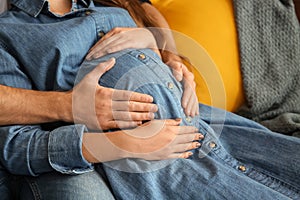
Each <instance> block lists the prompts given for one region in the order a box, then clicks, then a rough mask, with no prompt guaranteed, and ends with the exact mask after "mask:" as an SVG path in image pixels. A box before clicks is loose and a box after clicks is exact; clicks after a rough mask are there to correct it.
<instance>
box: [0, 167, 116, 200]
mask: <svg viewBox="0 0 300 200" xmlns="http://www.w3.org/2000/svg"><path fill="white" fill-rule="evenodd" d="M0 196H1V200H12V199H20V200H34V199H35V200H39V199H44V200H58V199H64V200H74V199H82V200H85V199H91V200H99V199H105V200H109V199H114V197H113V196H112V193H111V192H110V190H109V188H108V186H107V184H106V183H105V182H104V179H103V178H102V177H101V176H100V175H99V173H97V172H95V171H92V172H87V173H84V174H80V175H76V176H70V175H64V174H61V173H58V172H50V173H46V174H43V175H40V176H38V177H30V176H15V175H12V174H8V173H4V171H0Z"/></svg>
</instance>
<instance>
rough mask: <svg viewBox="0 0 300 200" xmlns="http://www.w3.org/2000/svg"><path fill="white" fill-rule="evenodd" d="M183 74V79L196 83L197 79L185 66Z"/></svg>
mask: <svg viewBox="0 0 300 200" xmlns="http://www.w3.org/2000/svg"><path fill="white" fill-rule="evenodd" d="M182 73H183V77H184V79H185V81H191V82H194V79H195V76H194V74H193V73H192V72H190V70H189V69H188V68H187V67H186V66H185V65H183V67H182Z"/></svg>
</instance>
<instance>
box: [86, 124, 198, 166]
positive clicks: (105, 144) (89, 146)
mask: <svg viewBox="0 0 300 200" xmlns="http://www.w3.org/2000/svg"><path fill="white" fill-rule="evenodd" d="M180 122H181V120H180V119H179V120H153V121H149V122H147V123H145V124H143V125H142V126H139V127H137V128H135V129H131V130H126V131H116V132H110V133H104V134H92V133H86V134H84V139H83V147H84V148H83V155H84V157H85V158H86V159H87V160H88V161H90V162H95V163H96V162H105V161H111V160H117V159H121V158H142V159H145V160H165V159H172V158H188V157H190V156H191V155H192V152H191V151H190V150H192V149H196V148H199V147H200V143H199V141H198V140H200V139H203V135H202V134H200V133H198V130H197V129H196V128H195V127H192V126H179V124H180Z"/></svg>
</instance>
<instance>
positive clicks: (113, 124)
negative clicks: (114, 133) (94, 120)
mask: <svg viewBox="0 0 300 200" xmlns="http://www.w3.org/2000/svg"><path fill="white" fill-rule="evenodd" d="M141 124H142V121H121V120H117V121H110V122H108V124H107V125H106V126H107V127H108V128H107V129H117V128H119V129H126V128H135V127H137V126H139V125H141Z"/></svg>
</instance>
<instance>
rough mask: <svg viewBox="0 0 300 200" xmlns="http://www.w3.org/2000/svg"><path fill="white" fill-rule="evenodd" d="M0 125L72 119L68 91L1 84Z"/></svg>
mask: <svg viewBox="0 0 300 200" xmlns="http://www.w3.org/2000/svg"><path fill="white" fill-rule="evenodd" d="M0 97H1V100H0V107H1V110H0V113H1V114H0V125H10V124H38V123H44V122H53V121H67V122H70V121H71V120H72V118H73V117H72V112H71V110H72V102H71V100H72V97H71V96H70V93H67V92H41V91H35V90H27V89H20V88H12V87H8V86H4V85H0Z"/></svg>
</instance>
